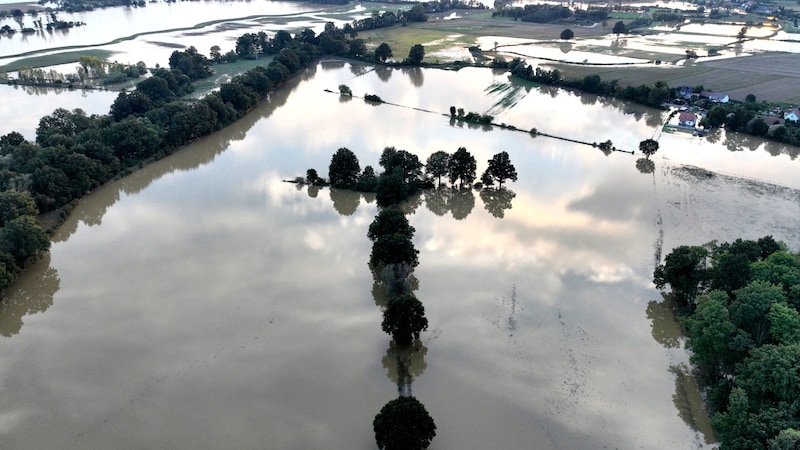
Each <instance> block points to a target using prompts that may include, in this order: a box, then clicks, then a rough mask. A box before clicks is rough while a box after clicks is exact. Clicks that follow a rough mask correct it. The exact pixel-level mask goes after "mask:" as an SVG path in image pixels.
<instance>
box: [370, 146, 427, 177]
mask: <svg viewBox="0 0 800 450" xmlns="http://www.w3.org/2000/svg"><path fill="white" fill-rule="evenodd" d="M378 164H380V165H381V167H383V169H384V173H387V174H388V173H391V172H393V171H394V170H395V169H399V171H400V176H401V177H402V180H403V183H408V184H410V183H414V182H416V181H418V180H419V178H420V177H421V176H422V163H421V162H420V161H419V157H418V156H417V155H415V154H413V153H409V152H407V151H405V150H397V149H396V148H394V147H385V148H384V149H383V152H381V158H380V160H379V161H378Z"/></svg>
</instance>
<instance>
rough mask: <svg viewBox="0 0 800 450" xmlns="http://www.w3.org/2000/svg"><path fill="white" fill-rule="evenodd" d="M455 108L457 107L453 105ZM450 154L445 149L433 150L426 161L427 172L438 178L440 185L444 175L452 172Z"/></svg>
mask: <svg viewBox="0 0 800 450" xmlns="http://www.w3.org/2000/svg"><path fill="white" fill-rule="evenodd" d="M452 108H455V107H452ZM449 166H450V154H449V153H447V152H446V151H444V150H439V151H436V152H433V153H432V154H431V155H430V156H429V157H428V161H427V162H426V163H425V172H426V173H427V174H428V175H430V176H432V177H434V178H436V180H437V183H438V185H439V186H441V185H442V177H446V176H447V174H448V173H450V167H449Z"/></svg>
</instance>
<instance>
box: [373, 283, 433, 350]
mask: <svg viewBox="0 0 800 450" xmlns="http://www.w3.org/2000/svg"><path fill="white" fill-rule="evenodd" d="M381 328H382V329H383V331H385V332H386V333H387V334H390V335H391V336H392V338H393V339H394V341H395V342H396V343H397V344H398V345H402V346H406V345H410V344H411V343H412V342H413V340H414V339H419V334H420V333H421V332H422V331H425V330H427V329H428V319H427V318H426V317H425V307H424V306H423V305H422V302H420V301H419V300H418V299H417V297H415V296H414V294H402V295H396V296H394V297H392V298H390V299H389V303H388V304H387V305H386V309H385V310H384V311H383V322H382V323H381Z"/></svg>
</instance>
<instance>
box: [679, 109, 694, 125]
mask: <svg viewBox="0 0 800 450" xmlns="http://www.w3.org/2000/svg"><path fill="white" fill-rule="evenodd" d="M695 120H697V114H695V113H690V112H688V111H684V112H682V113H680V114H679V115H678V122H694V121H695Z"/></svg>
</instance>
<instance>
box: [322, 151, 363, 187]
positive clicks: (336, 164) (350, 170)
mask: <svg viewBox="0 0 800 450" xmlns="http://www.w3.org/2000/svg"><path fill="white" fill-rule="evenodd" d="M360 172H361V166H359V164H358V158H357V157H356V155H355V153H353V152H352V151H351V150H350V149H348V148H345V147H342V148H340V149H339V150H336V153H334V154H333V156H332V157H331V164H330V166H328V180H329V181H330V183H331V186H333V187H341V188H350V187H352V186H353V185H355V183H356V181H357V180H358V175H359V173H360Z"/></svg>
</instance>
